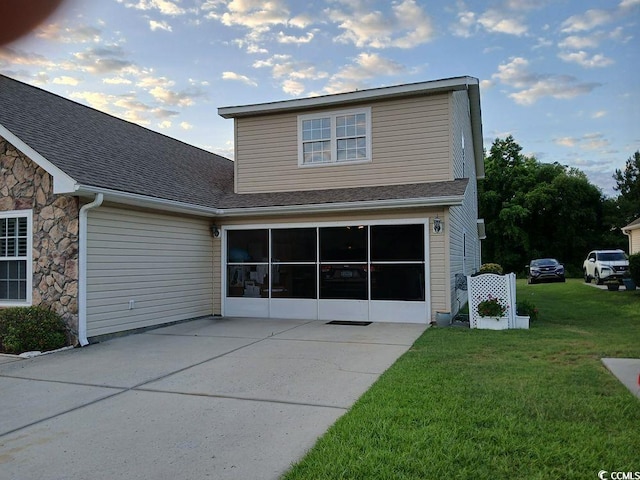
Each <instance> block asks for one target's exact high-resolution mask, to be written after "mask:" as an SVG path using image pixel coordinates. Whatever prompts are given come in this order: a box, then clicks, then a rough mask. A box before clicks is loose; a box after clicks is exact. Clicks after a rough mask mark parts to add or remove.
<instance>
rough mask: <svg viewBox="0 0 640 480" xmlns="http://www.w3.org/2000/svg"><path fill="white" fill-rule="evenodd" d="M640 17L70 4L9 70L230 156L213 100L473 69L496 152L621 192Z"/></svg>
mask: <svg viewBox="0 0 640 480" xmlns="http://www.w3.org/2000/svg"><path fill="white" fill-rule="evenodd" d="M3 21H6V19H3ZM639 23H640V0H496V1H455V0H452V1H449V2H441V1H435V0H423V1H420V0H395V1H377V0H376V1H374V0H322V1H321V0H314V1H303V0H271V1H268V2H267V1H258V0H233V1H223V0H100V1H81V0H68V1H67V4H66V6H65V8H63V9H61V10H60V11H59V12H58V13H57V14H56V15H54V16H53V17H52V18H50V19H49V20H48V21H47V22H46V23H44V24H43V25H41V26H40V27H39V28H37V29H36V30H35V31H33V32H32V33H31V34H29V35H28V36H26V37H23V38H21V39H20V40H18V41H16V42H14V43H12V44H9V45H5V46H4V47H0V73H3V74H5V75H8V76H11V77H13V78H16V79H18V80H21V81H24V82H27V83H30V84H33V85H37V86H39V87H42V88H44V89H45V90H48V91H51V92H54V93H57V94H59V95H62V96H64V97H67V98H70V99H72V100H75V101H78V102H80V103H84V104H87V105H89V106H91V107H94V108H97V109H99V110H103V111H106V112H108V113H111V114H113V115H115V116H118V117H121V118H124V119H127V120H130V121H133V122H136V123H139V124H141V125H144V126H145V127H148V128H150V129H153V130H157V131H159V132H162V133H164V134H166V135H169V136H172V137H175V138H178V139H180V140H182V141H185V142H187V143H190V144H193V145H197V146H199V147H202V148H205V149H207V150H210V151H213V152H216V153H219V154H222V155H225V156H227V157H230V158H233V122H232V121H231V120H224V119H222V118H220V117H219V116H218V115H217V108H218V107H221V106H231V105H244V104H251V103H262V102H269V101H276V100H285V99H291V98H300V97H306V96H312V95H321V94H330V93H338V92H345V91H352V90H355V89H364V88H372V87H380V86H387V85H397V84H404V83H412V82H420V81H426V80H435V79H440V78H448V77H455V76H461V75H470V76H474V77H477V78H479V79H480V81H481V102H482V114H483V127H484V144H485V148H486V149H487V150H488V149H489V148H490V147H491V144H492V142H493V140H494V139H495V138H496V137H500V138H504V137H505V136H506V135H508V134H512V135H513V136H514V138H515V140H516V141H517V142H518V143H519V144H520V145H521V146H522V147H523V152H524V153H525V154H527V155H534V156H535V157H536V158H537V159H538V160H540V161H542V162H559V163H561V164H564V165H569V166H575V167H578V168H579V169H581V170H582V171H584V172H585V173H586V174H587V175H588V177H589V179H590V180H591V182H592V183H594V184H596V185H598V186H599V187H600V188H601V189H602V191H603V193H605V194H607V195H614V194H615V192H613V190H612V187H613V185H614V181H613V180H612V178H611V176H612V174H613V172H614V170H615V169H616V168H623V167H624V164H625V161H626V159H627V158H629V157H630V156H631V155H632V154H633V153H634V152H635V151H636V150H638V149H640V108H639V106H640V80H639V78H640V62H639V60H640V42H639V41H638V38H637V32H638V28H639Z"/></svg>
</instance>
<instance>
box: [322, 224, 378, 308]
mask: <svg viewBox="0 0 640 480" xmlns="http://www.w3.org/2000/svg"><path fill="white" fill-rule="evenodd" d="M367 240H368V228H367V227H366V226H364V225H353V226H346V227H326V228H320V298H321V299H346V300H367V299H368V298H369V295H368V293H369V292H368V278H367V276H368V264H367V261H368V259H367V255H368V251H367V245H368V241H367Z"/></svg>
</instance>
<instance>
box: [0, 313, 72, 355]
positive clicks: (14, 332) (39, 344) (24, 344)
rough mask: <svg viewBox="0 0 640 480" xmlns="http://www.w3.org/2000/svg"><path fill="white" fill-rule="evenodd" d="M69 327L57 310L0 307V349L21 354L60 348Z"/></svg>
mask: <svg viewBox="0 0 640 480" xmlns="http://www.w3.org/2000/svg"><path fill="white" fill-rule="evenodd" d="M68 340H69V329H68V327H67V325H66V324H65V322H64V320H63V319H62V318H61V317H60V315H58V314H57V313H55V312H53V311H51V310H47V309H46V308H43V307H13V308H6V309H3V310H0V352H3V353H23V352H29V351H34V350H37V351H46V350H55V349H57V348H62V347H64V346H65V345H67V344H68Z"/></svg>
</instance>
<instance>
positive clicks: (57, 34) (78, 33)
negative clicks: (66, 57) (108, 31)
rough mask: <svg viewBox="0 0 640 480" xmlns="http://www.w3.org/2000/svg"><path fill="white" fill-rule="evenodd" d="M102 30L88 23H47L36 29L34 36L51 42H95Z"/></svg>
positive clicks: (97, 40) (98, 39)
mask: <svg viewBox="0 0 640 480" xmlns="http://www.w3.org/2000/svg"><path fill="white" fill-rule="evenodd" d="M101 33H102V31H101V30H100V29H99V28H97V27H93V26H90V25H74V26H73V27H63V26H62V25H60V24H58V23H49V24H46V25H43V26H41V27H39V28H38V29H37V30H36V36H37V37H38V38H43V39H45V40H49V41H52V42H62V43H88V42H93V43H97V42H99V41H100V39H101V38H100V35H101Z"/></svg>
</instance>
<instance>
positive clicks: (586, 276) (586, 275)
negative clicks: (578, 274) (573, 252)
mask: <svg viewBox="0 0 640 480" xmlns="http://www.w3.org/2000/svg"><path fill="white" fill-rule="evenodd" d="M584 283H591V277H590V276H589V274H588V273H587V271H586V270H585V271H584Z"/></svg>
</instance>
